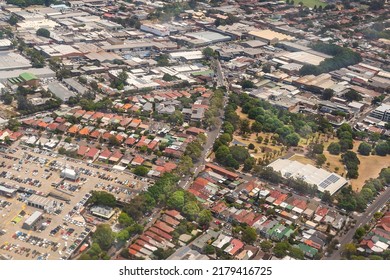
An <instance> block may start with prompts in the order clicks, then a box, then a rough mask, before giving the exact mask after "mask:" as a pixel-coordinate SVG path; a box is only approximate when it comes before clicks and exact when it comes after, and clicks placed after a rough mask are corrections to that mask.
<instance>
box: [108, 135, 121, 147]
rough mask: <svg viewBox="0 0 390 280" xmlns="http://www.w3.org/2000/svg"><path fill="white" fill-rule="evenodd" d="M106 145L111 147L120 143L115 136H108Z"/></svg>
mask: <svg viewBox="0 0 390 280" xmlns="http://www.w3.org/2000/svg"><path fill="white" fill-rule="evenodd" d="M108 144H110V145H111V146H119V145H120V142H119V140H118V138H116V136H115V135H110V137H109V138H108Z"/></svg>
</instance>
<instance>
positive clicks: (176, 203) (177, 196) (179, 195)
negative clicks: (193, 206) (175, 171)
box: [167, 190, 185, 210]
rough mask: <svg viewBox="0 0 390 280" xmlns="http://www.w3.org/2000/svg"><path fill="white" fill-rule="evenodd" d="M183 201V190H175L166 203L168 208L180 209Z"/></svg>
mask: <svg viewBox="0 0 390 280" xmlns="http://www.w3.org/2000/svg"><path fill="white" fill-rule="evenodd" d="M184 202H185V200H184V192H183V191H181V190H180V191H175V192H174V193H173V194H172V195H171V197H169V198H168V201H167V205H168V207H170V208H174V209H177V210H181V209H182V208H183V206H184Z"/></svg>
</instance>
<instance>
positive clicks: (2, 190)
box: [0, 186, 16, 197]
mask: <svg viewBox="0 0 390 280" xmlns="http://www.w3.org/2000/svg"><path fill="white" fill-rule="evenodd" d="M0 195H2V196H6V197H15V195H16V189H10V188H7V187H4V186H0Z"/></svg>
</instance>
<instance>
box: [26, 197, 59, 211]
mask: <svg viewBox="0 0 390 280" xmlns="http://www.w3.org/2000/svg"><path fill="white" fill-rule="evenodd" d="M54 204H55V201H54V200H52V199H50V198H47V197H44V196H40V195H36V194H33V195H31V196H30V197H29V198H28V199H27V205H28V206H32V207H35V208H38V209H42V210H45V211H47V212H48V211H51V210H52V209H53V208H54Z"/></svg>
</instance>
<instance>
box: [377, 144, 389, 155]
mask: <svg viewBox="0 0 390 280" xmlns="http://www.w3.org/2000/svg"><path fill="white" fill-rule="evenodd" d="M375 152H376V154H377V155H379V156H386V155H387V154H388V153H390V148H389V144H388V143H386V142H380V143H378V144H377V145H376V146H375Z"/></svg>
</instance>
